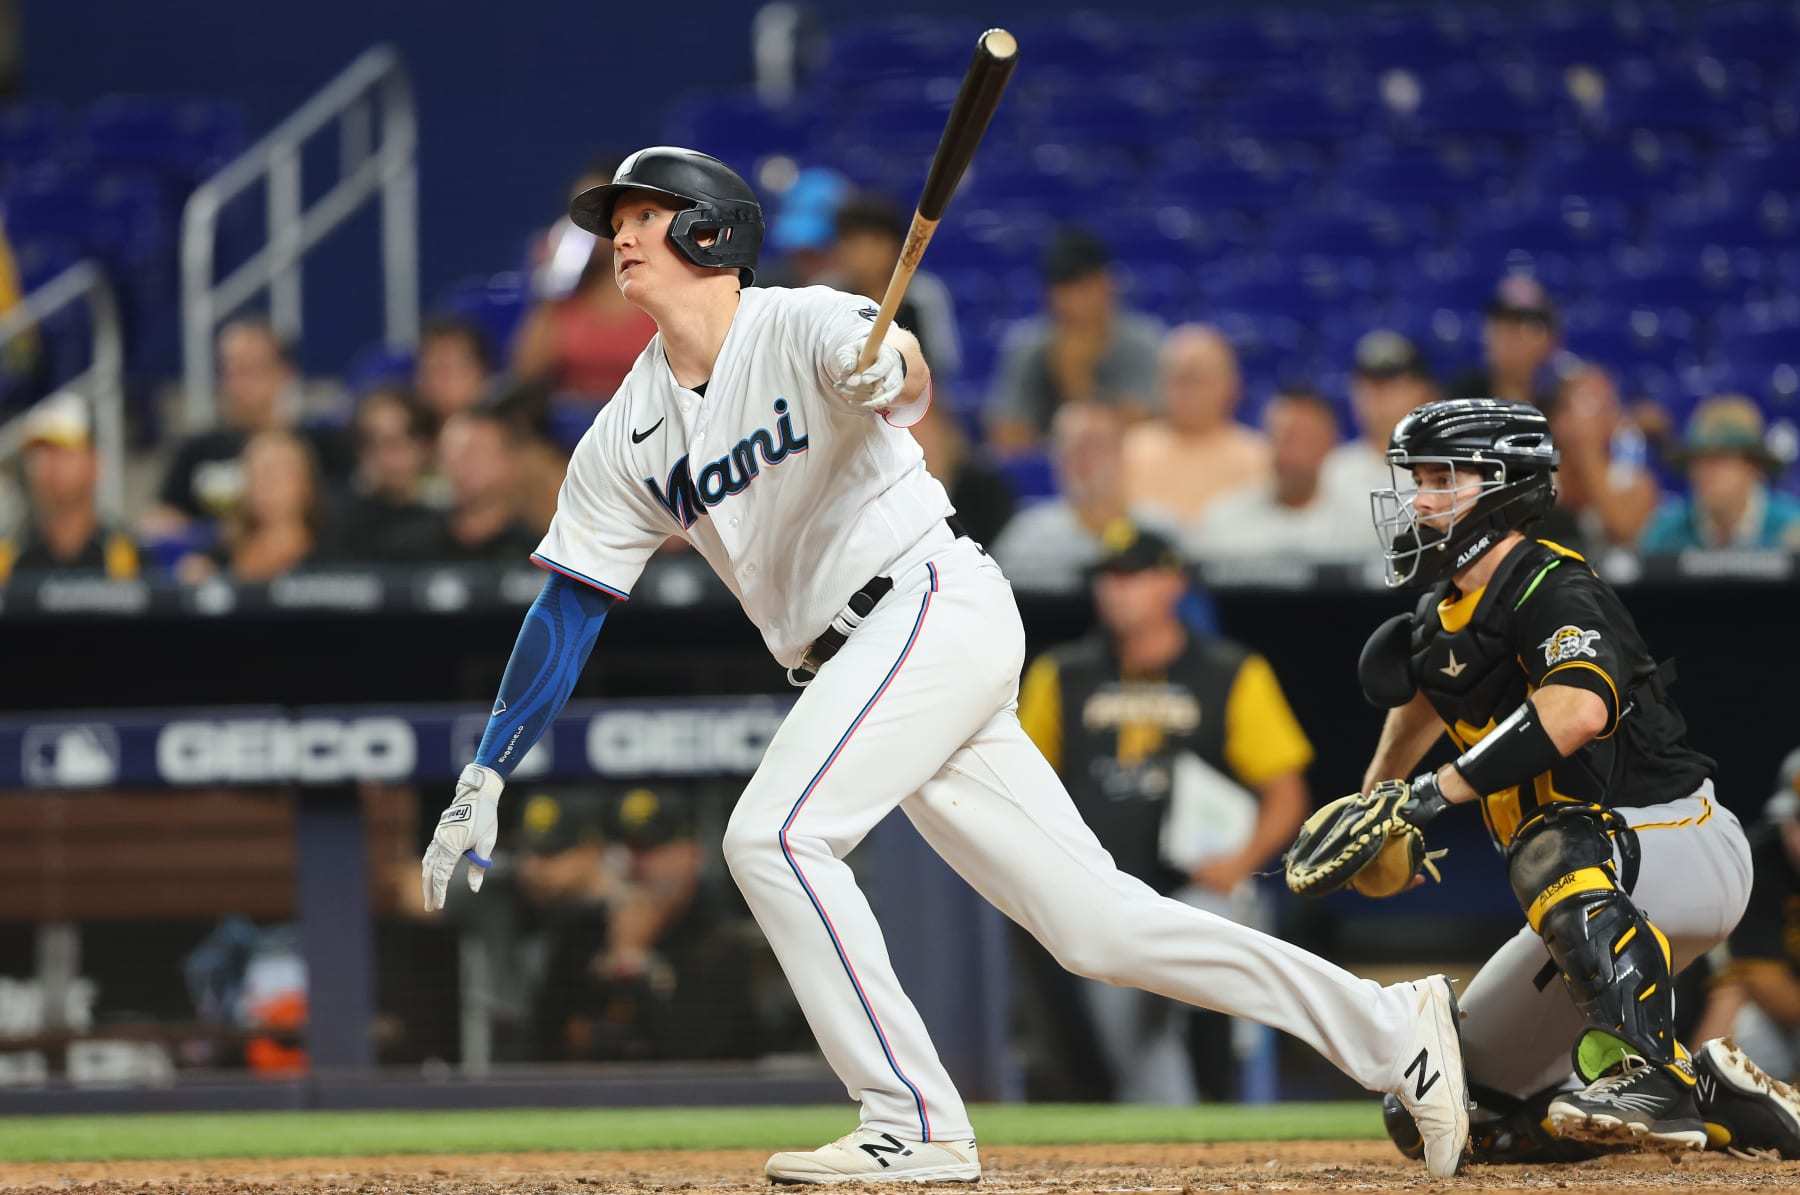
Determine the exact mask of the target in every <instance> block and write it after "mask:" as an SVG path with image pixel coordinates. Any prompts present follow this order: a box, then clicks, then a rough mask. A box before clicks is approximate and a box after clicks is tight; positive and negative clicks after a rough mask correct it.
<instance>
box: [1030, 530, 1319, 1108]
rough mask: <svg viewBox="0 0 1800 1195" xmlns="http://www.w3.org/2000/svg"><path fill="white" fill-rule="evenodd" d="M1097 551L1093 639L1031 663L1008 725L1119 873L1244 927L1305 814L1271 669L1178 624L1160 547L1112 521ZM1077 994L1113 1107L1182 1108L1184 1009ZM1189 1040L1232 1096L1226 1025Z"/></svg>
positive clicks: (1282, 701)
mask: <svg viewBox="0 0 1800 1195" xmlns="http://www.w3.org/2000/svg"><path fill="white" fill-rule="evenodd" d="M1104 544H1105V547H1104V552H1103V555H1102V556H1101V559H1100V561H1099V563H1098V564H1097V565H1095V567H1094V569H1093V570H1092V574H1091V575H1092V578H1093V591H1094V604H1095V607H1096V609H1097V610H1098V613H1099V616H1100V621H1101V623H1102V625H1103V628H1104V629H1103V630H1101V631H1099V632H1097V633H1095V634H1093V635H1091V636H1089V637H1088V638H1086V639H1081V640H1078V641H1076V642H1074V643H1069V644H1064V645H1063V646H1061V647H1057V648H1053V649H1051V650H1050V651H1048V652H1046V653H1045V654H1044V655H1042V656H1040V657H1038V659H1037V660H1036V661H1034V662H1033V663H1032V665H1031V668H1030V670H1029V671H1028V672H1027V673H1026V676H1025V681H1024V685H1023V688H1022V689H1021V691H1020V694H1019V720H1020V722H1021V723H1022V724H1023V725H1024V727H1025V731H1026V733H1027V734H1029V735H1030V736H1031V738H1032V740H1033V741H1034V742H1036V743H1037V745H1038V747H1039V749H1040V750H1042V751H1043V753H1044V756H1045V758H1046V759H1048V760H1049V761H1050V763H1051V765H1052V766H1053V767H1055V768H1056V770H1057V772H1058V773H1059V774H1060V775H1061V776H1062V777H1063V780H1064V782H1065V783H1066V784H1067V785H1068V788H1069V792H1070V794H1071V796H1073V797H1074V800H1075V805H1076V808H1077V809H1078V810H1079V811H1080V813H1081V816H1082V819H1083V820H1084V821H1086V822H1087V823H1088V825H1089V826H1090V827H1092V828H1093V831H1094V834H1095V836H1096V837H1098V838H1099V839H1100V842H1101V844H1102V845H1103V846H1105V847H1106V849H1107V850H1108V851H1109V852H1110V853H1111V854H1112V857H1113V858H1114V860H1116V861H1117V863H1118V865H1119V867H1120V869H1121V870H1122V871H1124V872H1126V873H1127V874H1129V875H1133V876H1136V877H1137V878H1139V879H1141V880H1143V881H1144V882H1145V883H1147V884H1149V885H1150V886H1151V887H1153V888H1155V889H1156V890H1157V891H1158V892H1159V893H1162V894H1165V895H1168V894H1175V895H1176V896H1177V899H1180V900H1183V901H1185V902H1186V903H1188V904H1192V905H1196V906H1198V907H1201V908H1206V909H1208V910H1210V911H1212V912H1215V913H1218V914H1220V915H1224V916H1231V917H1233V919H1234V920H1240V921H1249V920H1251V919H1252V918H1254V916H1255V913H1256V900H1255V895H1256V894H1255V889H1254V885H1252V884H1250V883H1249V879H1250V876H1251V875H1252V873H1254V872H1255V871H1257V870H1258V869H1259V868H1262V867H1264V866H1266V865H1267V864H1268V863H1269V861H1270V860H1272V859H1274V858H1275V856H1276V855H1278V854H1279V853H1280V852H1281V849H1282V848H1283V847H1284V846H1285V845H1286V844H1287V842H1288V841H1289V840H1290V839H1291V838H1292V837H1293V835H1294V833H1295V831H1296V830H1298V829H1299V826H1300V822H1301V820H1302V819H1303V818H1304V817H1305V814H1306V810H1307V805H1308V798H1307V791H1306V781H1305V778H1304V775H1303V774H1304V772H1305V769H1306V766H1307V765H1308V764H1309V763H1310V762H1311V761H1312V745H1311V744H1310V743H1309V742H1308V741H1307V739H1306V735H1305V733H1304V732H1303V731H1302V730H1301V729H1300V725H1299V723H1298V722H1297V721H1296V720H1295V718H1294V714H1293V711H1292V710H1291V709H1289V707H1288V704H1287V699H1286V698H1285V697H1284V696H1283V695H1282V692H1281V685H1280V683H1279V682H1278V681H1277V680H1276V679H1275V673H1274V670H1273V669H1271V668H1270V667H1269V664H1268V661H1267V660H1265V659H1263V657H1261V656H1259V655H1257V654H1255V653H1254V652H1251V651H1250V650H1248V649H1247V648H1244V647H1241V646H1239V645H1238V644H1235V643H1232V642H1230V641H1228V640H1225V639H1217V638H1210V637H1202V636H1199V635H1196V634H1194V633H1193V632H1192V631H1190V630H1189V628H1188V627H1187V626H1186V625H1185V624H1184V623H1183V622H1182V619H1181V614H1180V607H1181V603H1182V601H1183V599H1184V598H1185V597H1186V595H1187V593H1188V584H1189V583H1188V577H1187V573H1186V570H1185V569H1184V567H1183V566H1182V562H1181V560H1180V558H1179V557H1178V556H1177V555H1176V553H1175V549H1174V546H1173V545H1172V544H1171V543H1170V542H1169V541H1168V540H1167V539H1165V538H1163V537H1162V536H1161V535H1158V534H1157V533H1155V532H1154V531H1150V530H1146V529H1142V528H1139V527H1137V526H1134V525H1133V524H1131V523H1129V522H1127V521H1125V520H1123V519H1121V520H1119V521H1117V522H1115V523H1114V524H1112V525H1111V526H1109V527H1108V528H1107V530H1106V533H1105V536H1104ZM1081 987H1082V993H1083V1001H1082V1002H1083V1004H1084V1005H1085V1006H1086V1009H1087V1012H1088V1016H1089V1019H1090V1021H1091V1023H1092V1026H1093V1029H1094V1031H1095V1035H1096V1037H1097V1038H1098V1040H1099V1043H1100V1047H1101V1050H1102V1052H1103V1053H1104V1054H1106V1056H1107V1059H1108V1062H1109V1063H1110V1064H1111V1069H1112V1072H1113V1079H1114V1094H1115V1095H1116V1096H1117V1097H1118V1098H1120V1099H1124V1100H1130V1101H1135V1102H1145V1103H1165V1104H1180V1103H1188V1102H1191V1101H1192V1100H1193V1099H1194V1098H1195V1097H1196V1095H1197V1094H1198V1092H1197V1090H1196V1087H1197V1084H1196V1075H1195V1068H1194V1067H1193V1066H1192V1065H1191V1064H1190V1062H1189V1055H1188V1046H1187V1044H1186V1039H1187V1038H1188V1036H1189V1032H1190V1025H1189V1021H1188V1018H1187V1017H1185V1016H1183V1015H1182V1013H1183V1011H1184V1010H1182V1009H1181V1007H1180V1006H1179V1005H1175V1004H1172V1003H1170V1002H1169V1001H1166V1000H1164V999H1162V998H1161V997H1159V996H1155V995H1151V994H1148V993H1145V992H1139V991H1136V990H1133V989H1128V988H1119V987H1115V986H1113V985H1110V984H1104V983H1096V982H1091V981H1089V982H1084V983H1083V984H1082V985H1081ZM1192 1031H1193V1033H1194V1036H1195V1041H1194V1043H1193V1049H1194V1055H1195V1057H1196V1058H1197V1059H1199V1060H1200V1061H1201V1065H1200V1067H1199V1068H1198V1069H1199V1072H1200V1076H1201V1077H1202V1078H1203V1079H1205V1080H1211V1082H1208V1083H1206V1087H1207V1090H1206V1093H1205V1094H1207V1095H1209V1096H1212V1097H1214V1098H1219V1099H1230V1098H1232V1097H1233V1096H1234V1095H1235V1094H1236V1093H1235V1091H1234V1090H1233V1087H1232V1084H1231V1081H1230V1078H1229V1076H1231V1075H1233V1074H1234V1073H1235V1071H1236V1067H1235V1065H1234V1060H1233V1057H1232V1053H1231V1023H1230V1021H1229V1019H1228V1018H1226V1017H1224V1016H1222V1015H1219V1014H1216V1013H1198V1014H1196V1015H1195V1017H1194V1019H1193V1021H1192Z"/></svg>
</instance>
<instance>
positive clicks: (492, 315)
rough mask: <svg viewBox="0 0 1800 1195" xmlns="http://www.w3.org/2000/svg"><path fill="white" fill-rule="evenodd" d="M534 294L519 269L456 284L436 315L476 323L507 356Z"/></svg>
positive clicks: (443, 300) (495, 347)
mask: <svg viewBox="0 0 1800 1195" xmlns="http://www.w3.org/2000/svg"><path fill="white" fill-rule="evenodd" d="M529 299H530V295H529V294H528V293H527V290H526V280H525V276H524V275H523V274H521V273H519V272H518V271H516V270H508V271H505V272H503V273H499V274H491V275H486V276H479V277H473V278H464V279H463V280H462V281H460V282H457V283H455V284H454V285H453V286H451V288H450V289H449V291H448V292H447V293H446V294H444V295H443V296H442V297H441V298H440V299H439V301H438V302H437V303H436V304H435V305H434V306H433V310H434V311H435V312H438V313H441V314H444V315H455V316H461V317H463V318H464V319H470V320H474V321H475V322H476V323H477V324H479V325H481V329H482V331H484V332H486V333H487V337H488V344H489V346H490V347H491V348H492V350H493V351H494V352H495V353H496V354H499V355H501V356H502V357H503V356H504V355H505V353H506V350H507V346H508V345H510V344H512V339H513V333H514V332H516V331H517V330H518V327H519V321H520V320H522V319H523V318H524V316H525V308H526V306H527V304H528V302H529Z"/></svg>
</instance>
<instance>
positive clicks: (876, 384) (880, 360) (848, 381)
mask: <svg viewBox="0 0 1800 1195" xmlns="http://www.w3.org/2000/svg"><path fill="white" fill-rule="evenodd" d="M862 351H863V342H862V341H860V340H857V341H853V342H851V343H850V344H846V345H840V346H839V347H838V350H837V352H835V353H833V354H832V355H831V365H830V367H829V368H828V369H827V370H826V373H825V377H826V381H827V382H829V383H830V385H831V388H832V389H833V390H835V391H837V393H838V394H839V395H840V396H841V397H842V398H843V400H844V401H845V402H846V403H848V404H849V405H850V406H852V407H854V408H855V409H857V410H859V411H886V410H887V409H888V408H889V407H891V406H893V405H894V402H895V400H896V399H898V398H899V397H900V391H901V389H902V388H903V387H904V386H905V385H906V358H905V357H904V356H902V355H901V353H900V350H899V349H897V348H895V347H894V346H893V345H891V344H883V345H882V346H881V349H880V350H879V351H878V352H877V353H876V354H875V364H873V365H871V366H869V368H867V369H865V370H863V371H862V372H861V373H858V372H857V370H856V359H857V358H858V357H860V356H862Z"/></svg>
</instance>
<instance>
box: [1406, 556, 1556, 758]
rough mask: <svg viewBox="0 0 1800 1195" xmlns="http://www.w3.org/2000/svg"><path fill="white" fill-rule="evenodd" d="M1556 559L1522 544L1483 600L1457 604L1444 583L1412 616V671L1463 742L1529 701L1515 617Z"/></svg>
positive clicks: (1504, 563)
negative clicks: (1469, 607)
mask: <svg viewBox="0 0 1800 1195" xmlns="http://www.w3.org/2000/svg"><path fill="white" fill-rule="evenodd" d="M1556 560H1557V557H1556V554H1555V553H1553V552H1551V551H1550V549H1548V548H1546V547H1544V546H1543V545H1542V544H1538V543H1535V542H1527V543H1523V544H1520V545H1519V546H1518V547H1517V548H1516V549H1514V550H1513V551H1512V552H1511V553H1510V554H1509V555H1508V556H1507V558H1506V559H1505V560H1503V561H1502V562H1501V563H1500V567H1499V568H1498V569H1496V570H1495V571H1494V575H1493V577H1492V579H1490V580H1489V581H1488V583H1487V586H1486V587H1485V588H1484V589H1483V590H1482V591H1481V593H1479V594H1476V595H1472V596H1470V597H1464V598H1461V599H1458V600H1457V601H1455V602H1451V601H1449V596H1450V585H1449V583H1448V582H1445V583H1443V584H1441V585H1436V586H1433V587H1432V588H1431V589H1430V590H1429V591H1427V592H1426V594H1425V596H1424V597H1423V598H1421V599H1420V601H1419V605H1418V608H1417V609H1416V610H1414V611H1413V616H1412V635H1411V639H1410V641H1409V643H1408V645H1407V671H1408V673H1409V674H1410V675H1411V677H1412V680H1413V683H1414V684H1415V685H1416V686H1417V687H1418V688H1419V689H1420V690H1421V691H1423V692H1424V694H1425V696H1426V698H1427V699H1428V700H1429V701H1430V702H1431V706H1432V708H1433V709H1435V710H1436V711H1437V713H1438V717H1439V718H1441V719H1442V720H1443V722H1444V724H1445V725H1446V726H1450V727H1452V728H1453V729H1455V730H1457V732H1458V737H1459V738H1466V737H1471V735H1473V736H1478V735H1479V734H1481V733H1484V728H1485V727H1486V726H1487V725H1488V724H1489V723H1490V722H1492V721H1496V720H1498V719H1500V718H1504V717H1506V715H1508V714H1510V713H1511V712H1512V711H1513V710H1515V709H1517V708H1519V703H1520V702H1522V701H1524V700H1525V698H1526V695H1527V688H1526V683H1525V672H1524V670H1523V669H1522V668H1521V667H1520V666H1519V661H1518V658H1517V656H1516V654H1515V653H1514V651H1513V650H1512V647H1511V642H1510V639H1511V635H1510V624H1511V621H1512V613H1513V611H1514V610H1515V609H1517V608H1518V605H1519V602H1520V598H1521V597H1522V596H1523V594H1524V592H1525V590H1526V588H1527V587H1528V586H1529V585H1530V584H1531V582H1532V581H1533V580H1534V579H1535V578H1536V577H1537V576H1538V575H1539V574H1540V573H1542V571H1543V570H1544V569H1545V568H1546V567H1548V566H1549V565H1551V564H1553V563H1555V562H1556ZM1464 603H1472V604H1473V605H1474V611H1473V613H1469V612H1468V611H1466V610H1465V609H1462V606H1463V604H1464ZM1451 628H1455V629H1451ZM1459 723H1460V724H1461V726H1460V727H1459V725H1458V724H1459ZM1461 727H1468V728H1469V730H1468V732H1464V731H1462V730H1461ZM1464 745H1465V746H1469V745H1472V744H1468V743H1465V744H1464Z"/></svg>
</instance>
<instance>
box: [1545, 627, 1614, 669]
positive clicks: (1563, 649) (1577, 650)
mask: <svg viewBox="0 0 1800 1195" xmlns="http://www.w3.org/2000/svg"><path fill="white" fill-rule="evenodd" d="M1599 637H1600V632H1599V631H1584V630H1582V629H1581V628H1580V627H1558V628H1557V629H1556V633H1555V634H1553V635H1551V636H1550V637H1549V638H1548V639H1546V640H1544V641H1543V642H1542V643H1540V644H1538V646H1539V647H1541V648H1543V649H1544V663H1545V664H1546V665H1550V664H1561V663H1563V662H1564V661H1566V660H1573V659H1575V658H1576V657H1577V656H1587V657H1589V658H1592V657H1593V656H1594V654H1595V652H1594V640H1596V639H1598V638H1599Z"/></svg>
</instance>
